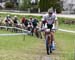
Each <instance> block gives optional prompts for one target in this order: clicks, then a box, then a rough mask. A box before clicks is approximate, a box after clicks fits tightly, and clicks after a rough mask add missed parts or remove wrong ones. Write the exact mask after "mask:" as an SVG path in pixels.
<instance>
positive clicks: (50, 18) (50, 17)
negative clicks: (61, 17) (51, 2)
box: [41, 8, 58, 50]
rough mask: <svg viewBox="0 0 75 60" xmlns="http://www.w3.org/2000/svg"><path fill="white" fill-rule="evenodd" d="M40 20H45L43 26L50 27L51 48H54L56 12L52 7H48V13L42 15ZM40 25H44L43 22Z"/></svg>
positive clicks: (56, 24)
mask: <svg viewBox="0 0 75 60" xmlns="http://www.w3.org/2000/svg"><path fill="white" fill-rule="evenodd" d="M42 21H45V28H47V29H50V34H51V41H52V50H55V38H54V33H55V31H56V29H57V26H58V21H57V17H56V13H55V12H54V11H53V9H52V8H50V9H49V10H48V13H47V14H46V15H44V16H43V18H42ZM41 25H42V26H44V24H43V22H42V24H41ZM46 25H47V26H46ZM45 36H46V35H45Z"/></svg>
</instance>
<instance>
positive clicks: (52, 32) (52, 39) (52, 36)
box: [51, 31, 55, 50]
mask: <svg viewBox="0 0 75 60" xmlns="http://www.w3.org/2000/svg"><path fill="white" fill-rule="evenodd" d="M54 41H55V37H54V31H51V42H52V50H55V44H54Z"/></svg>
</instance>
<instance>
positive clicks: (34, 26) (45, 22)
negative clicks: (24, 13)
mask: <svg viewBox="0 0 75 60" xmlns="http://www.w3.org/2000/svg"><path fill="white" fill-rule="evenodd" d="M19 21H21V22H19ZM3 22H4V24H5V25H6V26H14V27H18V28H22V29H26V30H28V31H31V35H32V36H33V33H34V32H35V34H36V35H37V37H38V36H39V35H40V36H41V33H40V34H39V35H38V33H37V30H39V31H42V32H43V34H44V37H45V40H46V49H47V54H48V55H49V54H50V53H52V51H53V50H55V38H54V33H55V31H56V29H57V25H58V21H57V17H56V12H55V11H54V10H53V9H52V8H50V9H49V10H48V13H47V14H45V15H44V16H43V17H42V19H41V21H38V19H37V18H32V17H30V18H29V19H27V18H25V17H23V18H22V19H21V20H18V16H14V18H13V19H12V18H11V16H10V15H7V16H6V18H5V19H4V20H3ZM41 38H42V36H41Z"/></svg>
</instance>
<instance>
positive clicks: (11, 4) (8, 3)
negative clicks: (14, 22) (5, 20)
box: [5, 2, 14, 8]
mask: <svg viewBox="0 0 75 60" xmlns="http://www.w3.org/2000/svg"><path fill="white" fill-rule="evenodd" d="M5 8H14V4H13V3H12V2H6V3H5Z"/></svg>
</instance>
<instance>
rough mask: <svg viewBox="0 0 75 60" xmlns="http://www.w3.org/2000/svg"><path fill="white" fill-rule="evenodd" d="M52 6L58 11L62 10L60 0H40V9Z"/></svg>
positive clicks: (44, 9) (43, 9)
mask: <svg viewBox="0 0 75 60" xmlns="http://www.w3.org/2000/svg"><path fill="white" fill-rule="evenodd" d="M50 7H53V8H55V9H56V10H57V11H58V10H60V11H61V6H60V0H40V2H39V8H40V11H47V10H48V9H49V8H50Z"/></svg>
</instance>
